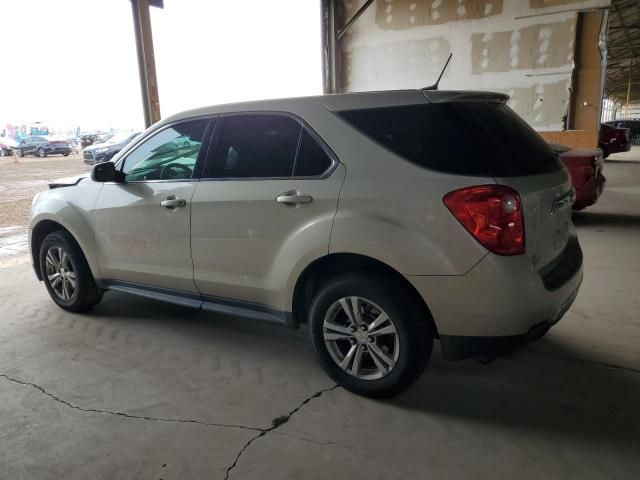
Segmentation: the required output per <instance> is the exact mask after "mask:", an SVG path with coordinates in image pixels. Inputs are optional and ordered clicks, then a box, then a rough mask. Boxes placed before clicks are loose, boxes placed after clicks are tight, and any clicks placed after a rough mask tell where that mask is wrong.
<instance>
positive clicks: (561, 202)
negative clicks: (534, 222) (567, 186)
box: [551, 188, 574, 215]
mask: <svg viewBox="0 0 640 480" xmlns="http://www.w3.org/2000/svg"><path fill="white" fill-rule="evenodd" d="M573 198H574V193H573V188H572V189H571V190H569V191H568V192H567V193H565V194H564V195H562V196H560V197H558V198H556V199H555V200H554V201H553V205H551V215H554V214H555V213H556V212H557V211H558V210H560V209H561V208H563V207H565V206H566V205H572V204H573Z"/></svg>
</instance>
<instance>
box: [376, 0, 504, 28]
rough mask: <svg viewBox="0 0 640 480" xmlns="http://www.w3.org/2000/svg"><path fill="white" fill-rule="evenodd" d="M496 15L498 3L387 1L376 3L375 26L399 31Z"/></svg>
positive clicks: (494, 0) (484, 0) (482, 0)
mask: <svg viewBox="0 0 640 480" xmlns="http://www.w3.org/2000/svg"><path fill="white" fill-rule="evenodd" d="M500 13H502V0H387V1H384V2H382V1H379V2H377V7H376V23H377V24H378V26H379V27H380V28H382V29H384V30H398V29H401V30H402V29H406V28H411V27H420V26H423V25H440V24H443V23H449V22H456V21H460V20H474V19H478V18H486V17H490V16H493V15H499V14H500Z"/></svg>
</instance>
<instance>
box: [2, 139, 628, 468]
mask: <svg viewBox="0 0 640 480" xmlns="http://www.w3.org/2000/svg"><path fill="white" fill-rule="evenodd" d="M639 150H640V149H639ZM638 158H639V159H640V155H638ZM605 174H606V175H607V177H608V183H607V188H606V190H605V193H604V195H603V197H602V198H601V201H600V202H599V203H598V204H597V205H595V206H594V207H592V208H590V209H588V210H586V211H585V212H582V213H579V214H577V215H576V216H575V223H576V224H577V226H578V230H579V233H580V240H581V242H582V245H583V249H584V252H585V279H584V283H583V287H582V290H581V292H580V294H579V296H578V299H577V301H576V303H575V305H574V306H573V308H572V309H571V310H570V311H569V313H568V314H567V315H566V316H565V318H564V319H563V320H562V321H561V322H560V323H559V324H558V325H557V326H556V327H555V328H554V329H552V330H551V332H550V333H549V334H548V335H547V336H546V337H545V338H543V339H542V340H540V341H538V342H536V343H534V344H532V345H530V346H529V347H527V348H526V349H524V350H522V351H520V352H518V353H516V354H515V355H513V356H510V357H508V358H502V359H498V360H496V361H495V362H493V363H491V364H489V365H481V364H479V363H477V362H475V361H464V362H459V363H448V362H444V361H442V360H441V359H440V358H439V349H438V348H437V346H436V349H435V352H434V358H433V360H432V363H431V365H430V366H429V367H428V368H427V370H426V371H425V373H424V375H423V376H422V377H421V378H420V380H419V381H418V382H417V383H416V384H415V386H414V387H412V388H411V389H410V390H409V391H407V392H406V393H404V394H403V395H401V396H399V397H398V398H396V399H393V400H391V401H373V400H368V399H365V398H361V397H357V396H355V395H352V394H350V393H348V392H346V391H344V390H342V389H340V388H335V387H334V385H333V384H332V382H331V381H330V380H329V379H328V377H326V376H325V375H324V373H323V372H322V371H321V369H320V367H319V366H318V365H317V364H316V361H315V359H314V357H313V354H312V352H311V350H310V347H309V346H308V344H307V341H306V331H305V330H299V331H295V332H293V331H288V330H285V329H281V328H278V327H271V326H268V325H262V324H257V323H253V322H251V321H246V320H239V319H232V318H223V317H216V316H213V315H210V314H204V313H199V312H194V311H191V310H186V309H182V308H179V307H176V306H171V305H164V304H159V303H154V302H152V301H147V300H144V299H138V298H134V297H128V296H125V295H122V294H116V293H109V294H107V295H106V296H105V298H104V300H103V302H102V303H101V304H100V305H99V306H98V307H97V308H96V309H95V311H94V312H92V313H91V314H90V315H70V314H67V313H64V312H63V311H62V310H60V309H58V308H57V307H55V306H54V305H53V303H52V302H51V301H50V300H49V299H48V297H47V294H46V292H45V289H44V287H43V286H42V285H41V284H38V283H37V282H36V280H35V278H34V276H33V274H32V272H31V270H30V266H29V265H27V264H25V263H24V260H21V261H17V262H16V261H13V262H9V263H5V264H4V267H2V268H1V269H0V273H1V275H0V478H2V479H14V478H28V479H45V478H51V479H59V478H65V479H76V478H77V479H86V478H92V479H95V478H104V479H112V478H118V479H129V478H131V479H156V480H157V479H160V478H162V479H186V478H213V479H221V480H222V479H224V478H237V479H264V478H313V479H316V478H323V479H324V478H326V479H341V478H354V479H360V478H362V479H367V480H374V479H394V478H397V479H407V478H453V479H455V478H474V479H483V478H486V479H495V478H518V479H534V478H535V479H539V478H544V479H553V478H558V479H560V478H562V479H573V478H575V479H581V480H585V479H601V478H607V479H614V478H620V479H622V478H638V475H639V472H640V455H639V453H640V314H639V313H638V312H640V295H639V294H638V287H639V286H640V162H638V163H634V162H629V161H624V162H616V161H611V162H608V163H607V164H606V166H605ZM19 258H20V257H19ZM21 258H23V259H24V257H21ZM14 260H15V259H14Z"/></svg>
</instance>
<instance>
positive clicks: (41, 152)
mask: <svg viewBox="0 0 640 480" xmlns="http://www.w3.org/2000/svg"><path fill="white" fill-rule="evenodd" d="M38 156H39V157H40V158H44V157H46V156H47V153H46V152H45V151H44V148H42V147H40V148H39V149H38Z"/></svg>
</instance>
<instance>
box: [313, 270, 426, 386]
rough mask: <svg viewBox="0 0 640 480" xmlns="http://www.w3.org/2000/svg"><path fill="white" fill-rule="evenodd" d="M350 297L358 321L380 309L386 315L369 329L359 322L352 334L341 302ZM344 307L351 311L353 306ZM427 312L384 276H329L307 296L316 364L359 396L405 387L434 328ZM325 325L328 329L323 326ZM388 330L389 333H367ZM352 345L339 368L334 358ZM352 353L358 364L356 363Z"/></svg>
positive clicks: (421, 361)
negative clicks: (310, 297)
mask: <svg viewBox="0 0 640 480" xmlns="http://www.w3.org/2000/svg"><path fill="white" fill-rule="evenodd" d="M353 298H357V303H358V304H359V307H358V310H359V311H360V312H361V319H362V320H365V321H364V322H362V323H364V324H368V327H371V325H373V324H374V323H375V320H376V319H380V318H383V316H382V314H386V317H387V318H388V320H384V321H383V322H381V323H379V324H378V325H377V326H376V327H375V328H374V329H372V330H369V331H367V330H366V328H367V327H362V326H360V328H359V329H358V330H356V333H354V332H353V328H352V329H351V331H349V327H348V326H349V324H351V326H352V327H353V324H352V322H351V321H350V320H349V318H350V317H349V315H348V314H347V312H346V310H345V309H344V306H343V305H345V303H346V305H347V306H349V305H353V303H352V302H351V303H349V300H351V299H353ZM341 301H342V302H341ZM347 308H348V307H347ZM350 310H351V315H352V316H353V315H354V310H353V307H351V308H350ZM428 315H429V313H428V312H426V311H425V310H424V307H423V306H421V305H419V304H418V302H416V301H415V300H414V299H413V298H412V297H411V295H409V294H408V292H406V291H405V290H404V289H403V288H402V287H401V286H399V285H397V284H396V283H394V282H392V281H390V280H388V279H387V278H385V277H383V276H378V275H364V274H349V275H345V276H341V277H338V278H335V279H332V280H330V281H329V283H328V284H327V285H326V286H325V287H324V288H323V289H322V290H320V291H319V292H318V293H317V295H316V296H315V298H314V299H313V302H312V304H311V309H310V311H309V335H310V337H311V344H312V345H313V348H314V350H315V353H316V356H317V357H318V360H319V361H320V364H321V365H322V367H323V368H324V370H325V371H326V372H327V374H328V375H329V376H330V377H331V378H333V380H335V381H336V383H338V384H339V385H341V386H342V387H344V388H345V389H347V390H349V391H351V392H353V393H357V394H359V395H363V396H367V397H373V398H388V397H392V396H394V395H396V394H398V393H400V392H401V391H403V390H405V389H406V388H407V387H409V385H411V384H412V383H413V382H414V381H415V380H416V379H417V378H418V376H419V375H420V373H422V370H423V369H424V366H425V365H426V363H427V362H428V360H429V358H430V356H431V350H432V348H433V336H434V332H432V331H431V330H432V329H431V327H430V326H429V325H430V322H429V319H428ZM327 325H332V326H333V328H330V327H329V328H326V326H327ZM335 328H338V329H339V330H335ZM390 329H395V332H394V333H378V334H374V335H370V334H371V333H372V332H374V331H375V332H382V331H384V330H387V331H388V330H390ZM325 335H329V336H331V335H333V336H337V337H340V338H339V339H337V338H336V339H334V338H330V337H327V336H325ZM342 337H344V338H342ZM346 337H349V338H346ZM356 337H357V338H356ZM372 339H373V340H372ZM354 343H355V344H354ZM352 349H355V350H353V355H351V360H349V361H347V362H346V369H344V368H342V367H341V366H340V365H339V361H340V360H343V363H344V361H345V360H346V358H347V357H348V356H349V355H350V354H351V352H352ZM378 352H380V353H382V354H384V356H386V358H387V360H386V361H385V360H384V356H381V355H380V354H379V353H378ZM358 356H359V357H358ZM357 358H359V360H358V365H359V367H356V359H357ZM389 360H392V362H391V363H389ZM393 360H394V361H393ZM381 366H382V367H383V368H380V367H381ZM348 370H349V371H348ZM354 372H356V373H357V374H358V376H356V375H355V374H354Z"/></svg>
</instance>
